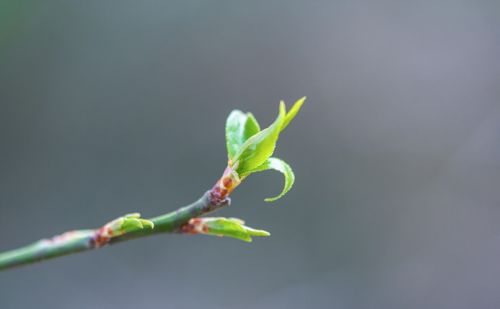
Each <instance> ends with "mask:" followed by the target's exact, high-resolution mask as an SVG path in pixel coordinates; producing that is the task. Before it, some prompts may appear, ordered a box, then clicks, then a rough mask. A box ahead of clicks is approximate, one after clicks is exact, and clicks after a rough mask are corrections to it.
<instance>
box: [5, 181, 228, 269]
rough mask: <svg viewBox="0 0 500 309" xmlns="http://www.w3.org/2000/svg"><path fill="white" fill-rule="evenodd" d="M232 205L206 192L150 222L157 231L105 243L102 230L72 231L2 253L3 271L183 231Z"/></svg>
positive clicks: (134, 232)
mask: <svg viewBox="0 0 500 309" xmlns="http://www.w3.org/2000/svg"><path fill="white" fill-rule="evenodd" d="M229 203H230V200H229V198H228V197H227V196H223V198H220V197H219V196H214V195H213V190H211V191H208V192H206V193H205V194H204V195H203V196H202V197H201V198H200V199H199V200H197V201H196V202H194V203H192V204H190V205H188V206H185V207H182V208H179V209H177V210H175V211H173V212H170V213H167V214H165V215H161V216H158V217H155V218H152V219H150V220H151V221H153V223H154V225H155V227H154V229H146V228H144V229H138V230H135V231H132V232H128V233H125V234H123V235H119V236H115V237H112V238H111V239H109V240H108V241H107V242H106V243H104V244H102V243H98V242H96V239H97V238H98V236H99V231H100V229H94V230H76V231H70V232H66V233H64V234H61V235H58V236H55V237H53V238H51V239H42V240H40V241H37V242H35V243H33V244H31V245H28V246H25V247H22V248H19V249H15V250H11V251H7V252H4V253H0V270H4V269H8V268H12V267H16V266H21V265H26V264H31V263H35V262H39V261H43V260H47V259H51V258H55V257H59V256H63V255H68V254H73V253H77V252H82V251H87V250H91V249H97V248H101V247H102V246H103V245H108V244H109V245H111V244H114V243H118V242H122V241H126V240H131V239H136V238H141V237H146V236H151V235H156V234H160V233H175V232H182V231H181V227H182V225H183V224H185V223H187V222H188V221H189V220H190V219H192V218H196V217H199V216H202V215H205V214H207V213H210V212H213V211H215V210H217V209H219V208H222V207H225V206H228V205H229Z"/></svg>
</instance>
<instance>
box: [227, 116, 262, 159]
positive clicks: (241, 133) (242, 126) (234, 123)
mask: <svg viewBox="0 0 500 309" xmlns="http://www.w3.org/2000/svg"><path fill="white" fill-rule="evenodd" d="M259 131H260V127H259V123H258V122H257V120H256V119H255V117H254V116H253V115H252V114H251V113H246V114H245V113H243V112H241V111H239V110H234V111H232V112H231V114H229V116H228V117H227V120H226V146H227V155H228V158H229V159H230V160H232V159H233V157H234V155H235V154H236V153H237V152H238V150H239V149H240V148H241V145H243V143H244V142H245V141H246V140H247V139H249V138H250V137H251V136H252V135H255V134H256V133H257V132H259Z"/></svg>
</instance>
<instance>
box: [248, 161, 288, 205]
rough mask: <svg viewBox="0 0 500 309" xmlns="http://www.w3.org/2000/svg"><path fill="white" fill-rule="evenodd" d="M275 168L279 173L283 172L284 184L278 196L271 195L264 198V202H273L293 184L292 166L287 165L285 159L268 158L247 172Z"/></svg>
mask: <svg viewBox="0 0 500 309" xmlns="http://www.w3.org/2000/svg"><path fill="white" fill-rule="evenodd" d="M270 169H273V170H276V171H278V172H280V173H282V174H283V177H284V178H285V184H284V186H283V190H282V191H281V193H280V194H279V195H278V196H275V197H272V198H266V199H265V201H266V202H274V201H276V200H277V199H279V198H281V197H282V196H283V195H285V194H286V193H287V192H288V191H289V190H290V189H291V188H292V186H293V183H294V182H295V175H294V173H293V170H292V168H291V167H290V165H288V164H287V163H286V162H285V161H283V160H281V159H278V158H269V159H267V160H266V162H264V163H263V164H262V165H261V166H259V167H257V168H256V169H254V170H252V171H250V172H249V173H248V174H251V173H256V172H262V171H267V170H270Z"/></svg>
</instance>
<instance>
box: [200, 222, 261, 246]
mask: <svg viewBox="0 0 500 309" xmlns="http://www.w3.org/2000/svg"><path fill="white" fill-rule="evenodd" d="M201 219H202V221H201V222H202V223H201V224H204V225H205V226H206V227H207V228H208V232H207V233H206V234H209V235H216V236H226V237H232V238H236V239H240V240H243V241H246V242H251V241H252V236H269V235H271V234H269V232H267V231H264V230H257V229H253V228H250V227H248V226H245V225H244V223H245V222H244V221H242V220H240V219H236V218H223V217H215V218H201Z"/></svg>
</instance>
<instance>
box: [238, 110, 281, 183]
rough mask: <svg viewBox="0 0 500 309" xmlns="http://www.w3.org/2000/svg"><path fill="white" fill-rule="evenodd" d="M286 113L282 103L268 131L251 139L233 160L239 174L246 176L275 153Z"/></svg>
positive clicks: (261, 132)
mask: <svg viewBox="0 0 500 309" xmlns="http://www.w3.org/2000/svg"><path fill="white" fill-rule="evenodd" d="M285 115H286V111H285V104H284V103H283V102H281V104H280V109H279V114H278V117H277V118H276V120H275V121H274V122H273V123H272V124H271V125H270V126H269V127H267V128H266V129H264V130H262V131H260V132H259V133H257V134H255V135H253V136H252V137H250V138H249V139H248V140H246V142H245V143H244V144H243V145H242V146H241V148H240V149H239V151H238V153H236V155H235V156H234V158H233V161H234V165H235V166H236V167H235V170H236V172H237V173H238V174H240V175H241V174H245V173H246V172H248V171H251V170H253V169H255V168H257V167H258V166H260V165H261V164H262V163H264V162H265V161H266V160H267V159H268V158H269V157H270V156H271V155H272V154H273V152H274V148H275V147H276V141H277V140H278V137H279V133H280V131H281V127H282V126H283V121H284V119H285Z"/></svg>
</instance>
